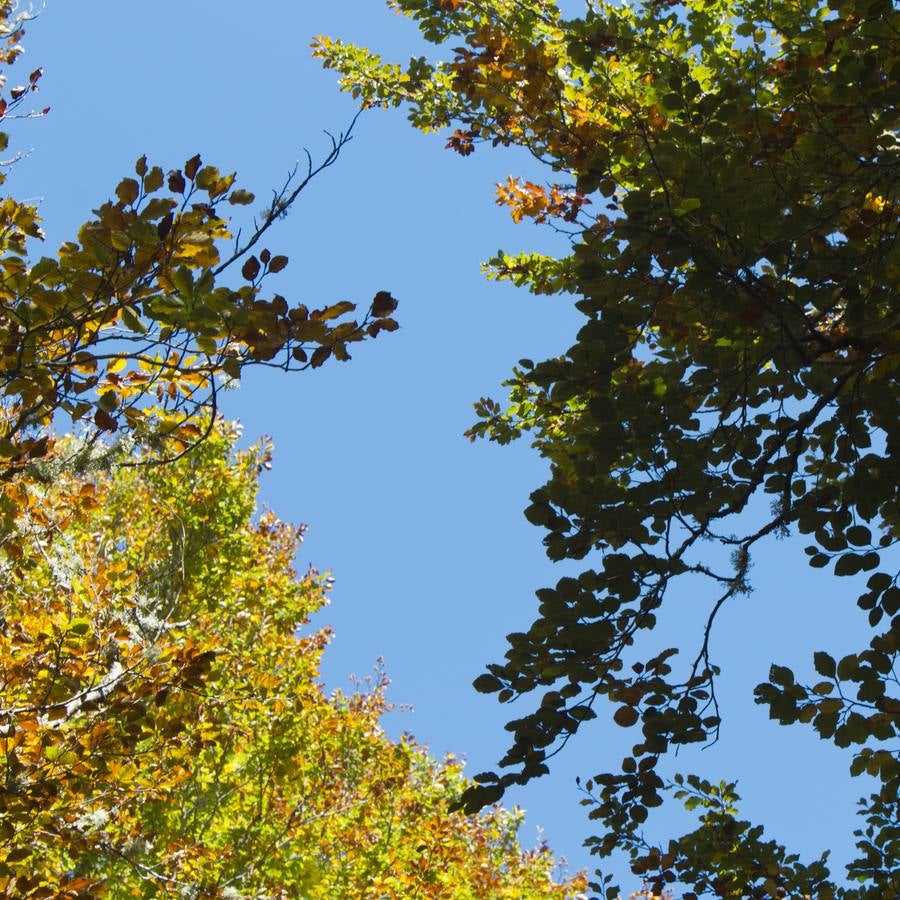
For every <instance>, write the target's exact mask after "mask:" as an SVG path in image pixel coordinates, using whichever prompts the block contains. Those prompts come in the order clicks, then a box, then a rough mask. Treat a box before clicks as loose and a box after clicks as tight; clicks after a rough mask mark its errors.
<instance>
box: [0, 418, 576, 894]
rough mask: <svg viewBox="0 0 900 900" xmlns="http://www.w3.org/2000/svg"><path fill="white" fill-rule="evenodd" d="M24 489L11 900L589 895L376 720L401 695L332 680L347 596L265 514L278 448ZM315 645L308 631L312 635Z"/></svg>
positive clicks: (204, 455)
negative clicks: (465, 808) (327, 680)
mask: <svg viewBox="0 0 900 900" xmlns="http://www.w3.org/2000/svg"><path fill="white" fill-rule="evenodd" d="M236 437H237V431H236V430H234V429H233V428H229V427H226V426H221V425H220V426H218V427H217V428H216V429H214V430H213V431H212V432H211V434H210V437H209V438H208V440H207V441H206V442H204V443H203V444H202V445H201V446H200V447H199V448H197V449H195V450H194V451H193V452H192V453H191V454H190V455H189V456H187V457H185V458H184V459H182V460H180V461H178V462H177V463H174V464H172V465H170V466H152V467H147V466H138V467H124V468H119V469H118V470H117V471H116V473H115V474H112V475H111V474H109V472H107V471H105V470H104V469H100V470H96V471H91V472H88V473H85V474H81V475H73V474H71V473H70V472H68V471H67V470H68V467H67V465H66V462H65V460H66V455H65V450H67V449H71V444H72V443H73V440H72V439H66V440H61V441H60V442H59V444H58V451H57V453H56V454H54V455H52V456H51V457H50V458H49V459H47V460H45V461H44V467H45V469H46V471H47V474H52V476H53V480H52V484H48V483H31V484H28V485H27V486H23V487H22V492H23V495H24V496H23V498H22V499H23V507H22V510H23V511H22V512H21V513H20V515H19V517H18V519H17V522H16V526H17V529H18V531H19V534H20V535H21V546H22V553H21V555H20V556H19V557H18V558H17V559H16V561H15V562H14V563H11V562H7V563H6V564H4V566H3V568H2V579H3V585H4V619H3V630H2V634H0V685H2V696H3V708H2V710H0V766H2V771H3V772H4V781H3V784H2V786H0V812H2V825H0V892H2V893H3V896H10V897H51V896H52V897H57V896H59V897H76V896H77V897H89V896H90V897H94V896H100V895H101V894H102V895H104V896H110V897H160V896H191V897H231V898H235V897H258V896H266V897H272V898H285V900H287V898H294V897H309V898H316V897H321V898H333V897H373V898H374V897H409V896H421V897H441V896H447V895H448V894H447V892H448V891H449V890H451V889H452V894H453V896H454V897H461V898H466V897H470V898H472V900H475V898H481V897H498V898H500V897H508V898H510V900H513V898H515V900H518V898H534V900H543V898H545V897H559V898H565V897H573V896H574V895H575V894H577V893H578V891H579V889H580V887H581V880H580V879H579V878H575V879H574V880H572V881H567V882H558V881H555V880H553V878H552V874H553V869H554V867H555V865H556V861H555V859H554V857H553V856H552V855H551V854H550V853H549V851H548V850H547V849H546V847H542V848H539V849H537V850H535V851H532V852H522V851H521V850H520V849H519V846H518V843H517V841H516V838H515V834H516V829H517V827H518V824H519V822H520V820H521V817H520V816H519V815H518V814H510V813H507V812H505V811H503V810H501V809H494V810H492V811H490V812H488V813H487V814H485V815H482V816H474V817H473V816H466V815H464V814H463V813H460V812H449V811H448V809H447V806H448V803H449V802H450V801H452V800H454V799H455V798H457V797H458V796H459V793H460V791H462V790H463V789H464V788H465V786H466V782H465V781H464V780H463V778H462V775H461V767H460V765H459V764H458V763H457V762H455V761H454V760H453V759H452V758H451V759H448V760H446V761H445V762H444V763H437V762H435V761H433V760H432V759H430V758H429V757H428V756H427V755H426V753H425V752H424V751H423V750H422V749H421V748H419V747H418V746H416V744H415V743H414V742H413V740H412V739H411V738H404V739H402V740H400V741H396V742H394V741H391V740H389V739H388V738H387V737H386V736H385V734H384V732H383V731H382V729H381V726H380V724H379V720H380V718H381V715H382V713H383V712H384V711H385V709H386V708H387V703H386V700H385V695H384V689H385V685H386V681H385V679H384V677H383V675H381V673H376V677H375V678H374V679H368V683H366V682H359V683H358V684H357V686H356V688H355V689H354V690H353V691H352V692H350V693H342V692H337V693H335V694H332V695H330V696H329V695H326V694H325V692H324V691H323V689H322V687H321V686H320V684H319V683H318V680H317V679H318V668H319V660H320V656H321V653H322V651H323V649H324V647H325V646H326V644H327V643H328V632H327V631H313V632H310V631H308V629H307V628H306V625H307V623H308V621H309V617H310V616H311V615H312V614H313V613H315V612H316V611H317V610H319V609H320V608H321V607H322V606H323V605H324V604H325V603H326V600H327V591H328V589H329V587H330V581H331V579H330V578H327V577H326V576H324V575H321V574H319V573H317V572H316V571H315V570H309V571H307V572H306V573H305V574H304V575H303V576H301V577H297V575H296V573H295V572H294V570H293V559H294V556H295V553H296V550H297V546H298V543H299V541H300V538H301V535H302V529H296V528H293V527H291V526H289V525H286V524H284V523H282V522H279V521H278V520H277V519H275V517H274V516H273V515H272V514H271V513H268V512H263V513H262V514H261V515H257V514H256V512H255V507H256V504H255V498H256V490H257V478H258V474H259V472H260V471H261V470H262V469H263V467H268V465H269V459H270V447H269V446H268V445H267V444H265V443H263V444H260V445H257V446H255V447H253V448H251V449H250V450H248V451H245V452H242V453H239V454H237V455H236V456H234V455H233V453H232V445H233V443H234V441H235V439H236ZM298 629H300V630H301V631H302V632H303V634H302V636H298Z"/></svg>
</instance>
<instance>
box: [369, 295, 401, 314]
mask: <svg viewBox="0 0 900 900" xmlns="http://www.w3.org/2000/svg"><path fill="white" fill-rule="evenodd" d="M396 308H397V301H396V300H395V299H394V298H393V297H392V296H391V295H390V292H388V291H379V292H378V293H377V294H376V295H375V299H374V300H373V301H372V315H373V316H375V318H376V319H381V318H383V317H384V316H389V315H390V314H391V313H392V312H393V311H394V310H395V309H396Z"/></svg>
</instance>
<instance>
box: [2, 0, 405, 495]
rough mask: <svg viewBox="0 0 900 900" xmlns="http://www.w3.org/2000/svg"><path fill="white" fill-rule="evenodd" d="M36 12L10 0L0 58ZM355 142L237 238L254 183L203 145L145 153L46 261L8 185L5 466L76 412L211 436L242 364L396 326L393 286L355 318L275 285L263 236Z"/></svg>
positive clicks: (136, 431)
mask: <svg viewBox="0 0 900 900" xmlns="http://www.w3.org/2000/svg"><path fill="white" fill-rule="evenodd" d="M27 18H28V16H27V14H25V13H20V14H16V13H15V4H13V3H9V2H6V3H2V4H0V32H2V35H3V36H5V38H6V45H5V49H4V51H3V53H2V54H0V65H5V66H8V65H11V64H13V63H14V62H15V60H16V58H17V57H18V55H19V53H20V51H21V44H20V41H21V38H22V37H23V35H24V24H25V22H26V21H27ZM40 74H41V70H40V69H38V70H35V72H32V74H31V75H30V76H29V79H28V84H27V85H26V86H24V87H16V88H12V89H11V90H10V91H8V94H9V100H0V118H4V117H6V118H9V117H10V116H12V115H13V113H12V110H13V109H14V108H15V107H16V106H17V105H18V106H21V104H22V103H23V102H25V100H26V98H27V97H28V96H29V95H30V94H31V93H32V92H33V91H35V90H36V89H37V87H38V82H39V79H40ZM4 77H5V76H4ZM349 140H350V133H349V131H348V132H347V133H345V134H341V135H340V136H338V137H336V138H332V142H331V148H330V151H329V152H328V153H327V155H326V156H325V157H324V158H323V159H322V160H321V161H320V162H318V163H315V162H314V161H313V159H312V157H311V156H309V154H307V161H308V165H307V168H306V170H305V171H300V170H299V169H297V168H295V169H294V170H293V171H292V172H291V173H290V175H289V177H288V179H287V180H286V182H285V183H284V184H283V185H282V186H281V187H280V188H278V189H276V190H274V191H273V192H272V198H271V200H270V201H269V203H268V204H266V205H265V207H264V208H263V209H262V211H261V212H260V213H259V214H258V215H257V216H256V217H253V218H252V221H250V222H249V223H245V225H244V226H243V227H238V229H237V231H236V237H233V234H232V232H234V231H235V229H234V226H233V225H232V223H231V215H232V212H234V211H237V210H240V208H241V207H246V206H248V205H250V204H252V203H253V202H254V199H255V198H254V195H253V194H252V193H250V192H249V191H247V190H246V189H244V188H241V187H238V185H237V183H236V180H235V174H234V173H231V174H224V173H222V172H220V171H219V170H218V169H217V168H216V167H215V166H212V165H208V164H205V163H204V162H203V161H202V159H201V157H200V156H199V155H196V156H193V157H192V158H191V159H189V160H187V162H186V163H185V164H184V165H183V166H182V167H181V168H177V169H172V170H170V171H168V172H167V173H164V172H163V169H162V168H161V167H160V166H158V165H153V164H152V163H151V162H149V161H148V159H147V157H146V156H142V157H141V158H140V159H138V161H137V163H136V164H135V166H134V172H133V174H132V175H130V176H128V177H125V178H123V179H122V180H121V181H120V182H119V183H118V185H117V186H116V188H115V190H114V192H113V194H114V195H113V197H112V198H111V199H109V200H106V201H104V202H102V203H101V204H100V205H99V206H98V208H97V209H95V210H94V215H93V218H92V219H90V220H89V221H88V222H86V223H85V224H84V225H83V226H82V227H81V228H80V229H79V231H78V235H77V238H76V240H72V241H66V242H65V243H64V244H63V245H62V246H61V247H60V248H59V250H58V252H57V253H56V254H55V255H53V256H43V257H41V258H40V259H39V260H37V261H36V262H34V261H31V260H29V259H28V256H27V251H28V248H27V247H26V245H27V244H28V241H29V239H40V238H42V236H43V235H42V232H41V229H40V224H39V223H40V216H39V214H38V210H37V208H36V207H34V206H33V205H31V204H29V203H24V202H20V201H17V200H15V199H14V198H12V197H7V198H6V199H4V200H3V201H2V203H0V223H2V228H0V272H2V277H0V348H2V355H0V375H2V382H3V395H2V400H0V479H2V480H3V481H4V482H8V481H9V480H10V479H11V478H13V476H15V474H16V473H17V471H18V470H19V469H21V468H22V467H23V466H26V465H27V464H28V463H29V462H31V461H33V460H35V459H40V458H41V457H42V456H43V455H44V454H46V453H47V451H48V447H49V441H50V439H49V437H48V435H47V433H46V429H47V427H48V426H49V425H50V424H51V422H53V421H54V420H55V421H57V423H60V422H64V421H65V420H66V419H67V418H68V419H69V420H70V421H71V422H73V423H79V424H80V425H82V426H89V427H91V428H92V429H93V432H94V435H95V439H97V438H99V437H100V436H102V435H104V434H105V435H109V434H112V433H115V432H118V433H119V436H120V437H121V436H125V435H127V436H128V438H129V439H130V440H132V441H134V442H136V443H138V444H139V445H145V444H146V445H153V446H158V445H165V446H166V447H168V450H167V455H169V456H176V455H178V454H179V453H182V452H184V451H185V450H186V449H187V448H188V447H190V446H193V445H194V444H195V443H197V442H198V441H199V440H200V439H202V437H203V435H202V433H201V431H200V427H199V425H198V421H199V420H203V421H205V422H207V423H208V425H209V426H211V423H212V422H214V421H215V412H216V409H217V392H218V390H219V389H220V388H221V387H222V385H223V384H227V383H229V382H230V381H233V380H235V379H238V378H240V375H241V372H242V370H243V369H244V367H245V366H253V365H267V366H277V367H279V368H281V369H285V370H289V369H307V368H316V367H318V366H321V365H322V364H323V363H325V362H326V360H328V359H329V358H331V357H334V358H336V359H339V360H347V359H349V358H350V354H349V350H348V347H349V345H351V344H353V343H355V342H358V341H361V340H363V339H365V338H369V337H375V336H376V335H377V334H378V333H379V332H381V331H393V330H395V329H396V328H397V323H396V321H395V320H394V319H392V318H391V313H392V312H393V311H394V309H395V308H396V305H397V304H396V301H395V300H394V299H393V298H392V297H391V296H390V294H389V293H388V292H386V291H380V292H379V293H378V294H377V295H376V297H375V299H374V301H373V302H372V304H371V305H370V307H369V308H368V311H367V312H366V314H365V315H364V316H363V317H362V319H361V320H358V321H357V320H354V319H352V318H350V313H352V312H353V311H354V310H355V308H356V306H355V304H353V303H351V302H349V301H340V302H338V303H330V304H326V305H325V306H322V307H320V308H313V309H310V308H308V307H307V306H306V305H304V304H303V303H295V304H292V303H289V302H288V300H286V299H285V297H283V296H282V295H281V294H278V293H274V292H272V291H270V285H271V282H272V279H273V277H274V276H275V275H276V274H277V273H279V272H281V271H282V270H283V269H284V268H285V267H286V266H287V264H288V258H287V256H284V255H282V254H277V253H273V252H272V251H270V250H269V249H267V248H266V247H265V246H264V244H263V238H264V236H265V235H266V233H267V232H268V231H269V229H270V228H271V227H272V225H273V224H275V223H276V222H277V220H278V219H279V218H281V217H283V216H284V215H286V214H287V213H288V211H289V210H290V208H291V206H292V205H293V204H294V203H295V201H296V200H297V199H298V197H299V196H300V194H301V193H302V191H303V190H304V188H305V187H306V186H307V185H308V184H309V182H310V181H311V180H312V179H313V178H314V177H316V176H317V175H318V174H320V173H321V172H323V171H324V170H325V169H327V168H328V167H330V166H331V165H332V164H333V163H334V162H335V161H336V160H337V158H338V156H339V154H340V152H341V150H342V149H343V147H344V146H345V145H346V144H347V142H348V141H349ZM7 145H8V136H7V135H6V134H0V146H2V147H3V148H6V146H7ZM229 281H230V282H231V284H229V283H228V282H229Z"/></svg>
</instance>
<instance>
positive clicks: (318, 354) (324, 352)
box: [310, 347, 331, 369]
mask: <svg viewBox="0 0 900 900" xmlns="http://www.w3.org/2000/svg"><path fill="white" fill-rule="evenodd" d="M329 356H331V347H316V349H315V350H314V351H313V355H312V359H311V360H310V364H311V365H312V367H313V368H314V369H318V368H319V366H321V365H322V363H324V362H325V360H326V359H328V357H329Z"/></svg>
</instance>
